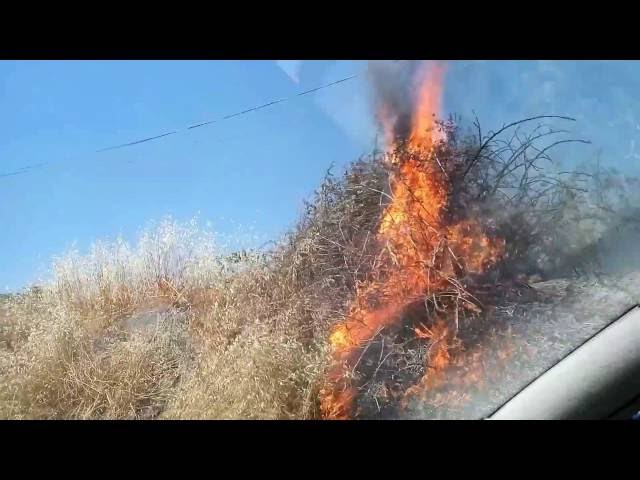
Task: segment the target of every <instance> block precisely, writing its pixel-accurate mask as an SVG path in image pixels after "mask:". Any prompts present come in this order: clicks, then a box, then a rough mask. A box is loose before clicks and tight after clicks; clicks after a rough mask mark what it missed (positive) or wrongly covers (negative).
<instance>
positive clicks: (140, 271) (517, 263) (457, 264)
mask: <svg viewBox="0 0 640 480" xmlns="http://www.w3.org/2000/svg"><path fill="white" fill-rule="evenodd" d="M426 98H430V97H429V96H428V95H427V96H426ZM546 120H555V121H562V122H570V121H571V120H570V119H566V118H555V119H553V118H550V117H539V118H536V119H529V120H527V121H525V122H520V123H517V124H512V125H510V126H507V127H506V128H505V129H502V130H500V131H497V132H496V133H495V134H494V133H493V132H490V133H489V134H487V135H483V134H482V132H481V131H480V128H479V126H476V127H477V131H471V132H466V133H465V132H463V131H462V130H461V129H460V128H459V127H458V126H457V125H456V124H455V123H454V122H453V121H449V122H436V121H435V120H430V121H428V122H427V124H424V122H423V123H421V125H423V126H425V128H426V130H425V132H430V133H429V135H430V136H429V140H428V141H425V137H416V136H415V134H414V136H413V137H409V138H403V137H393V136H391V135H388V138H392V139H393V148H391V149H389V150H387V151H386V152H377V151H376V152H374V153H373V154H372V155H370V156H369V157H366V158H363V159H360V160H358V161H356V162H354V163H353V164H352V165H351V166H350V167H349V169H348V170H347V171H346V172H345V174H344V175H342V176H339V177H336V176H334V175H333V174H331V173H330V172H328V173H327V176H326V178H325V179H324V181H323V182H322V184H321V186H320V187H319V189H318V191H317V193H316V195H315V197H314V198H313V199H312V200H311V201H310V202H308V203H306V204H305V210H304V212H303V214H302V216H301V219H300V221H299V222H298V223H297V225H296V226H295V228H294V229H292V231H291V232H290V233H289V234H288V235H287V236H286V237H285V238H284V239H282V240H281V241H280V242H279V243H278V244H276V245H275V246H273V248H271V249H270V250H269V251H267V252H261V251H242V252H236V253H234V254H225V253H223V251H221V250H220V249H219V248H218V247H217V246H216V243H215V241H214V238H213V237H211V236H210V235H208V234H207V233H206V232H205V231H203V230H202V229H199V228H198V226H197V225H196V224H195V223H191V224H187V225H179V224H176V223H174V222H171V221H164V222H161V223H159V224H158V225H156V226H155V227H154V228H152V229H150V230H148V231H147V232H146V233H145V234H143V235H142V236H141V237H140V240H139V242H138V244H137V245H135V246H130V245H128V244H127V243H125V242H122V241H116V242H112V243H100V244H97V245H95V246H94V248H93V250H92V251H91V252H90V253H89V254H88V255H85V256H82V255H79V254H78V253H76V252H71V253H69V254H68V255H66V256H65V257H62V258H60V259H58V260H57V261H56V262H55V264H54V268H53V273H54V276H53V280H52V281H51V282H50V283H48V284H46V285H43V286H41V287H40V288H37V289H32V290H29V291H26V292H24V293H22V294H19V295H14V296H10V297H8V298H4V299H0V303H1V306H0V416H2V417H3V418H138V419H140V418H280V419H283V418H297V419H305V418H327V417H328V418H397V417H403V416H415V417H419V418H440V417H446V418H451V417H454V418H455V417H476V416H480V415H482V414H485V413H487V412H486V409H487V408H490V407H491V406H492V405H495V402H497V401H499V399H500V398H504V396H505V395H508V392H507V393H505V390H504V389H505V388H507V389H508V388H514V387H513V386H514V385H515V384H516V383H518V382H521V381H522V379H523V378H524V376H523V375H532V374H533V373H532V372H534V371H535V368H533V367H531V363H529V364H527V361H528V360H527V359H532V358H534V357H536V355H537V354H536V352H535V351H534V350H533V348H538V349H541V350H543V351H544V349H545V348H547V347H545V345H547V346H548V345H555V346H553V347H548V349H547V353H548V352H550V351H557V352H560V351H564V350H563V349H566V348H567V345H570V344H571V343H572V342H574V341H575V338H581V336H585V337H586V335H587V334H588V333H589V332H591V330H593V328H596V326H597V325H598V324H599V323H598V322H600V323H602V322H604V321H606V320H607V318H609V317H610V318H609V319H611V318H613V317H614V316H615V315H614V313H619V312H617V311H616V312H613V311H612V309H615V308H618V307H619V308H618V309H619V310H624V307H622V304H625V305H626V304H627V303H629V302H634V301H635V302H638V301H639V299H640V295H639V292H638V291H636V290H634V289H633V288H631V290H629V291H628V292H626V293H625V294H624V295H623V296H622V297H620V298H618V297H619V296H618V297H616V296H615V295H614V294H613V291H614V290H616V286H615V285H616V280H611V279H610V280H604V279H603V278H605V277H602V276H597V274H599V273H600V271H599V269H600V267H601V266H602V264H603V262H600V263H598V261H599V260H602V259H601V258H600V257H599V255H600V253H599V252H601V251H602V248H601V247H602V245H603V244H604V243H606V241H607V239H608V238H610V237H611V232H613V231H616V232H619V231H620V228H621V227H622V229H623V230H629V229H631V230H633V228H635V223H634V222H630V220H634V219H637V218H638V215H637V212H636V210H634V209H633V208H632V207H631V206H632V205H633V204H634V202H633V199H632V198H631V195H632V194H633V192H634V191H637V188H636V186H637V185H636V183H634V182H635V181H634V180H632V179H625V178H623V177H621V176H619V175H616V174H615V173H614V172H611V171H604V170H602V169H599V168H598V169H595V170H593V169H592V170H589V169H583V171H582V172H580V173H575V172H574V173H563V172H560V171H558V170H557V169H554V164H553V162H552V160H551V157H550V156H549V153H550V152H551V150H552V147H553V146H555V145H558V144H559V143H560V142H565V141H569V140H571V139H564V140H554V137H555V136H557V135H561V134H562V133H563V132H561V131H559V130H557V129H554V128H553V127H552V126H548V125H545V124H544V123H542V122H544V121H546ZM529 125H530V127H529V128H528V130H526V131H525V128H524V127H526V126H529ZM425 135H426V133H425ZM550 139H551V140H550ZM603 242H604V243H603ZM604 263H605V264H606V260H605V261H604ZM587 273H589V275H587ZM558 279H562V281H560V283H558ZM540 281H544V282H543V283H540ZM554 281H555V282H556V283H554ZM621 281H622V280H621ZM562 282H565V283H564V285H565V287H563V288H561V287H560V286H558V285H560V284H562ZM607 282H608V283H607ZM632 283H633V282H632ZM637 283H638V282H635V283H633V285H635V284H637ZM567 285H569V286H568V287H567ZM617 291H618V293H620V291H621V289H620V288H617ZM594 292H595V293H594ZM598 292H600V293H602V292H608V293H606V295H605V294H602V295H601V298H614V299H615V298H617V299H618V300H619V302H618V303H616V304H615V306H614V305H613V304H607V305H608V307H607V308H609V309H608V310H606V309H604V307H603V310H601V311H597V312H591V313H592V314H591V317H590V320H589V321H587V322H581V319H580V318H579V314H578V313H577V312H579V311H580V308H578V306H579V305H581V304H584V300H581V299H584V297H585V296H589V295H592V296H593V295H595V294H597V293H598ZM581 302H582V303H581ZM605 303H606V302H604V301H603V302H602V304H603V305H604V304H605ZM594 308H595V307H594ZM583 310H584V309H583ZM620 313H621V312H620ZM567 316H572V317H571V321H570V322H568V323H567V325H568V324H570V325H571V328H570V329H569V330H570V331H572V332H574V333H572V334H571V335H573V336H571V338H569V337H567V336H565V337H563V336H562V335H561V334H559V333H558V332H561V331H563V330H562V327H561V326H558V325H557V323H554V322H559V321H560V320H558V319H562V318H566V317H567ZM556 327H557V328H556ZM576 332H577V333H576ZM554 335H557V336H558V339H557V340H556V341H555V343H554V341H550V340H549V339H550V338H552V337H553V336H554ZM567 335H569V334H567ZM554 349H555V350H554ZM531 362H533V360H531ZM516 364H522V365H524V366H523V367H522V368H520V369H519V370H518V369H516V370H513V369H511V370H509V368H511V367H513V366H514V365H516ZM527 365H528V366H527ZM536 365H538V367H539V365H540V364H539V363H538V364H536ZM507 367H509V368H507ZM538 367H536V368H538ZM514 372H515V373H514ZM518 372H519V373H518ZM516 377H517V378H516ZM509 379H511V380H509ZM507 380H508V381H507ZM501 382H502V383H501ZM509 382H511V383H509ZM503 384H508V385H509V387H505V386H504V385H503ZM483 409H484V410H483Z"/></svg>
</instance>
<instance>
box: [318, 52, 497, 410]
mask: <svg viewBox="0 0 640 480" xmlns="http://www.w3.org/2000/svg"><path fill="white" fill-rule="evenodd" d="M443 75H444V69H443V67H442V66H441V65H438V64H432V65H429V66H428V67H425V68H423V69H421V70H420V71H419V72H418V74H417V76H416V82H417V83H416V89H415V92H416V94H415V99H414V109H413V112H412V116H411V129H410V132H409V134H408V138H406V140H407V145H406V150H405V153H403V154H402V156H401V158H397V156H394V155H393V154H391V155H390V161H391V163H393V164H394V165H395V166H396V167H397V168H396V170H395V171H394V173H393V175H392V177H391V195H390V197H391V198H392V200H391V203H390V204H389V205H388V206H387V208H386V209H385V211H384V212H383V216H382V219H381V223H380V227H379V231H378V233H377V239H378V241H379V242H380V244H381V245H382V246H384V248H385V249H386V252H387V253H388V256H389V261H390V267H389V268H388V269H387V270H386V271H385V272H384V275H382V277H383V278H373V277H372V279H371V280H370V281H369V282H367V283H365V284H363V285H360V286H359V287H358V288H357V289H356V295H355V300H354V302H353V304H352V305H351V308H350V311H349V314H348V316H347V319H346V320H345V321H344V322H342V323H340V324H338V325H337V326H336V327H335V328H334V329H333V331H332V333H331V335H330V338H329V342H330V344H331V347H332V350H333V361H334V363H333V367H332V368H331V370H330V371H329V373H328V376H327V379H326V380H327V386H326V388H325V389H324V390H323V392H322V394H321V410H322V413H323V416H324V417H325V418H335V419H338V418H348V417H349V416H350V413H351V409H352V404H353V401H354V399H355V397H356V393H357V392H356V390H355V388H354V387H353V386H351V384H350V381H349V374H350V372H351V371H352V370H353V369H354V368H355V366H354V361H355V360H356V357H357V356H358V353H359V351H360V347H361V346H362V345H363V344H365V343H366V342H367V341H369V340H370V339H372V338H373V337H374V336H375V335H376V334H377V333H378V332H379V331H380V330H381V329H383V328H384V327H387V326H390V325H393V324H394V323H396V322H398V321H399V320H400V319H401V318H402V314H403V312H404V310H405V309H406V307H407V306H408V305H410V304H411V303H413V302H415V301H416V300H419V299H421V298H424V297H425V296H430V295H432V294H434V293H441V292H443V291H446V290H447V289H450V286H451V283H452V282H455V272H454V262H456V263H457V264H458V265H460V264H463V265H464V267H465V270H466V271H472V272H479V271H482V270H483V269H484V268H486V266H487V265H489V264H491V263H492V262H494V261H495V260H496V259H497V258H498V256H499V254H500V250H501V249H500V247H501V245H500V244H499V242H496V241H493V240H491V239H489V238H487V237H486V236H484V235H483V234H482V232H481V231H480V228H479V226H478V225H477V224H475V223H474V222H472V221H465V222H462V223H459V224H455V225H447V223H446V221H445V218H444V217H445V213H446V206H447V201H448V195H449V188H450V186H449V183H448V178H447V174H446V172H445V171H444V170H443V169H442V166H441V165H439V162H438V159H437V158H435V157H434V155H432V154H431V153H432V151H433V148H434V146H435V145H436V143H437V142H438V141H440V140H442V139H443V138H442V136H441V134H440V133H439V132H438V130H437V128H436V127H437V125H436V118H437V116H438V115H439V114H440V110H441V98H442V85H443ZM377 113H378V117H379V121H380V123H381V125H382V128H383V131H384V136H385V141H386V142H387V143H386V146H387V149H388V151H394V150H395V148H396V146H397V144H396V135H397V132H396V125H397V123H398V122H397V119H398V116H399V113H398V112H394V111H393V110H392V108H391V107H390V106H389V105H382V106H381V107H380V108H379V110H378V112H377ZM405 135H406V133H405ZM375 273H376V272H374V274H375ZM374 276H375V275H374ZM372 304H374V305H375V306H373V307H372V306H371V305H372ZM455 333H456V332H455V331H453V330H452V328H450V326H449V325H448V323H447V322H446V321H445V319H439V320H438V321H436V322H435V323H434V325H433V326H432V327H431V328H426V327H425V329H424V330H416V336H417V337H418V338H426V339H429V341H431V342H432V348H431V349H430V358H429V359H428V362H429V371H430V373H429V375H428V378H427V377H425V379H423V380H424V382H425V385H426V386H427V387H428V386H429V384H432V383H433V382H434V381H435V379H437V378H438V373H439V372H442V371H443V369H444V368H446V367H447V365H448V364H449V362H450V355H449V344H450V342H451V340H452V336H454V335H455Z"/></svg>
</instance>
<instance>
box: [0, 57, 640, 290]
mask: <svg viewBox="0 0 640 480" xmlns="http://www.w3.org/2000/svg"><path fill="white" fill-rule="evenodd" d="M365 68H366V62H362V61H339V62H335V61H285V62H276V61H254V62H249V61H242V62H240V61H238V62H235V61H202V62H197V61H172V62H168V61H167V62H162V61H46V62H44V61H43V62H40V61H38V62H36V61H25V62H14V61H11V62H9V61H4V62H0V175H1V174H3V173H8V172H12V171H15V170H17V169H20V168H22V167H25V166H28V165H34V164H39V163H42V162H47V163H48V164H47V165H46V166H44V167H42V168H39V169H35V170H33V171H31V172H29V173H27V174H24V175H16V176H11V177H0V226H1V228H2V235H0V252H1V253H0V290H5V289H6V288H8V289H10V290H15V289H18V288H21V287H23V286H24V285H26V284H27V283H29V282H31V281H34V280H36V279H37V278H38V277H39V276H41V275H43V274H44V273H45V272H46V268H47V267H48V265H49V264H50V259H51V256H52V255H54V254H59V253H62V252H64V251H65V250H66V249H67V248H69V246H71V245H72V243H74V242H75V243H76V245H77V246H78V247H79V248H80V249H81V250H83V249H86V248H87V247H88V246H89V245H90V243H91V242H92V241H94V240H96V239H98V238H113V237H115V236H117V235H123V236H124V237H125V238H128V239H133V238H134V237H135V235H136V233H137V232H138V231H139V230H140V229H141V228H142V227H144V225H145V224H146V223H147V222H148V221H149V220H152V219H158V218H160V217H162V216H164V215H167V214H171V215H173V216H174V217H176V218H178V219H182V220H186V219H190V218H192V217H193V216H194V215H196V214H197V213H199V214H200V218H201V219H202V220H203V221H207V220H209V221H211V222H212V224H213V227H214V229H216V230H218V231H221V232H231V231H236V230H237V229H238V228H245V229H247V228H253V229H254V231H255V232H256V233H257V234H258V236H259V237H260V238H264V239H269V238H274V237H276V236H278V235H279V234H280V233H282V232H283V231H284V229H285V228H287V227H288V226H289V225H291V224H292V223H293V222H294V221H295V219H296V217H297V216H298V214H299V212H300V210H301V206H302V200H303V199H304V198H306V197H308V196H309V195H310V194H311V193H312V192H313V190H314V188H315V187H316V186H317V184H318V181H319V180H320V178H321V177H322V175H323V174H324V172H325V171H326V169H327V168H328V166H329V164H330V163H331V162H334V163H335V164H336V165H337V166H338V167H340V166H344V165H346V164H347V163H348V162H349V161H351V160H353V159H355V158H356V157H357V156H359V155H361V154H364V153H366V152H367V151H369V150H370V148H371V146H372V144H373V143H372V142H373V138H374V135H375V127H374V123H373V121H372V116H371V113H370V111H369V101H368V92H367V83H366V76H365V75H361V76H360V77H359V78H357V79H355V80H352V81H349V82H345V83H342V84H339V85H336V86H334V87H331V88H328V89H325V90H322V91H319V92H316V93H314V94H311V95H307V96H302V97H297V98H295V99H293V100H291V101H288V102H283V103H280V104H278V105H274V106H273V107H270V108H266V109H263V110H260V111H257V112H252V113H250V114H247V115H242V116H239V117H236V118H232V119H229V120H227V121H223V122H220V123H216V124H212V125H209V126H206V127H202V128H198V129H194V130H190V131H186V132H180V133H178V134H176V135H173V136H169V137H166V138H163V139H159V140H157V141H154V142H148V143H145V144H141V145H136V146H132V147H129V148H124V149H119V150H111V151H107V152H101V153H96V150H97V149H100V148H103V147H107V146H110V145H115V144H120V143H125V142H128V141H132V140H136V139H139V138H144V137H148V136H153V135H157V134H160V133H163V132H165V131H171V130H176V129H183V128H185V127H186V126H188V125H192V124H194V123H198V122H200V121H206V120H209V119H212V118H218V117H222V116H224V115H228V114H230V113H234V112H237V111H240V110H244V109H246V108H250V107H252V106H255V105H260V104H263V103H265V102H269V101H272V100H276V99H279V98H282V97H290V96H291V95H295V94H296V93H299V92H301V91H304V90H307V89H309V88H314V87H316V86H319V85H322V84H324V83H328V82H331V81H333V80H337V79H340V78H343V77H345V76H348V75H351V74H355V73H362V72H363V70H364V69H365ZM445 110H446V111H447V112H451V111H454V112H457V113H460V114H462V115H463V116H466V117H467V118H468V116H469V115H470V114H471V111H472V110H475V112H476V113H477V114H478V116H479V117H480V119H481V121H482V122H483V124H484V125H486V128H487V129H489V128H495V127H497V126H500V124H502V123H504V122H510V121H513V120H516V119H518V118H521V117H522V116H523V115H532V114H533V115H536V114H566V115H572V116H575V117H576V118H578V119H579V122H578V124H577V125H576V126H575V131H576V133H577V134H580V135H582V136H585V137H587V138H589V139H591V140H592V141H593V142H594V144H593V146H591V147H582V149H578V148H575V147H574V148H572V149H565V150H563V151H561V152H560V154H561V156H562V157H563V160H566V161H567V162H569V163H573V162H579V161H580V160H584V159H588V158H590V157H593V156H594V155H595V152H596V151H597V150H601V151H602V156H603V159H604V160H605V161H606V162H609V163H610V164H612V165H616V166H618V167H620V168H623V169H628V171H630V172H634V173H637V172H638V170H639V168H638V164H639V161H638V159H639V158H640V152H636V148H640V142H636V138H637V137H638V134H640V64H639V63H638V62H450V63H449V69H448V73H447V77H446V86H445ZM636 143H638V146H637V147H636ZM238 225H241V226H242V227H238Z"/></svg>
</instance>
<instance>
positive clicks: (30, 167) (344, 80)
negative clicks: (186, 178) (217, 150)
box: [0, 75, 358, 178]
mask: <svg viewBox="0 0 640 480" xmlns="http://www.w3.org/2000/svg"><path fill="white" fill-rule="evenodd" d="M357 76H358V75H351V76H349V77H345V78H341V79H340V80H336V81H334V82H331V83H327V84H325V85H321V86H319V87H316V88H312V89H311V90H306V91H304V92H301V93H297V94H295V95H293V96H291V97H287V98H280V99H278V100H273V101H271V102H268V103H265V104H262V105H258V106H255V107H251V108H248V109H246V110H242V111H239V112H235V113H231V114H229V115H226V116H224V117H221V118H217V119H213V120H207V121H205V122H201V123H197V124H194V125H190V126H188V127H185V128H182V129H179V130H172V131H170V132H165V133H162V134H160V135H155V136H153V137H147V138H142V139H139V140H134V141H132V142H127V143H122V144H119V145H112V146H110V147H105V148H101V149H99V150H96V151H95V153H101V152H106V151H109V150H116V149H120V148H126V147H131V146H133V145H139V144H141V143H146V142H151V141H153V140H158V139H160V138H163V137H168V136H169V135H175V134H177V133H181V132H184V131H186V130H193V129H195V128H200V127H204V126H206V125H211V124H213V123H219V122H222V121H224V120H229V119H231V118H234V117H239V116H241V115H246V114H248V113H251V112H255V111H256V110H261V109H263V108H267V107H271V106H273V105H276V104H278V103H283V102H286V101H289V100H292V99H294V98H296V97H301V96H303V95H308V94H310V93H314V92H317V91H318V90H323V89H325V88H329V87H332V86H334V85H337V84H339V83H343V82H346V81H348V80H352V79H354V78H356V77H357ZM50 163H51V162H44V163H39V164H36V165H31V166H27V167H22V168H19V169H18V170H15V171H13V172H8V173H4V174H0V178H2V177H10V176H13V175H21V174H24V173H29V172H30V171H31V170H33V169H35V168H39V167H42V166H45V165H48V164H50Z"/></svg>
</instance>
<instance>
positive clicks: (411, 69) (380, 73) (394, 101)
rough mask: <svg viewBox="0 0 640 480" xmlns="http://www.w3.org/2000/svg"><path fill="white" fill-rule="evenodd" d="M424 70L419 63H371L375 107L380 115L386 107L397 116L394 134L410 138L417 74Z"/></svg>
mask: <svg viewBox="0 0 640 480" xmlns="http://www.w3.org/2000/svg"><path fill="white" fill-rule="evenodd" d="M423 66H424V62H418V61H398V60H389V61H372V62H369V64H368V68H367V74H368V79H369V81H370V88H371V96H372V105H373V110H374V112H377V111H378V109H379V108H381V107H382V106H383V105H385V106H387V107H390V108H391V109H392V110H393V112H395V113H397V114H398V118H397V123H396V126H395V133H396V134H397V135H399V136H401V137H404V136H406V135H408V133H409V130H410V128H411V112H412V110H413V104H414V98H413V95H414V81H415V76H416V73H417V72H418V70H419V69H420V68H422V67H423Z"/></svg>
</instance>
